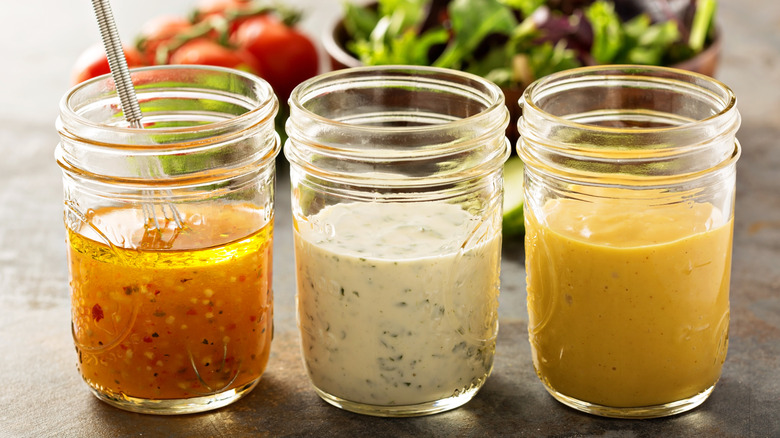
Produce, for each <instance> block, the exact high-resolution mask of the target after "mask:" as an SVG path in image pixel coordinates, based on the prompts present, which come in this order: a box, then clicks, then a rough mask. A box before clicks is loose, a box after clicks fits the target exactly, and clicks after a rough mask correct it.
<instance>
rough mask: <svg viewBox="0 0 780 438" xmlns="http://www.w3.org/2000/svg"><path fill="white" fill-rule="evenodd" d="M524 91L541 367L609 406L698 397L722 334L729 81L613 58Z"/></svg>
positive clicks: (663, 409)
mask: <svg viewBox="0 0 780 438" xmlns="http://www.w3.org/2000/svg"><path fill="white" fill-rule="evenodd" d="M520 104H521V106H522V109H523V116H522V119H521V120H520V121H519V122H518V127H519V131H520V135H521V138H520V140H519V141H518V144H517V149H518V153H519V154H520V156H521V158H522V159H523V161H524V163H525V166H526V169H525V175H526V177H525V208H526V210H525V211H526V218H525V221H526V238H525V239H526V240H525V248H526V261H525V263H526V274H527V284H528V314H529V327H528V331H529V339H530V343H531V350H532V353H533V363H534V366H535V368H536V373H537V374H538V376H539V378H540V379H541V380H542V382H543V383H544V386H545V387H546V388H547V390H548V391H549V392H550V394H552V395H553V397H555V398H556V399H558V400H559V401H561V402H563V403H564V404H566V405H569V406H571V407H573V408H575V409H579V410H581V411H584V412H588V413H591V414H596V415H602V416H608V417H640V418H649V417H660V416H667V415H673V414H676V413H679V412H684V411H687V410H689V409H692V408H694V407H696V406H698V405H699V404H701V403H703V402H704V400H705V399H706V398H707V397H708V396H709V394H710V393H711V392H712V391H713V388H714V387H715V383H716V382H717V381H718V379H719V377H720V375H721V368H722V366H723V362H724V360H725V357H726V350H727V347H728V332H729V279H730V269H731V249H732V235H733V218H734V191H735V171H736V162H737V159H738V157H739V155H740V146H739V143H738V142H737V140H736V138H735V134H736V131H737V129H738V127H739V124H740V116H739V113H738V112H737V108H736V98H735V96H734V93H733V92H732V91H731V90H730V89H729V88H728V87H726V86H725V85H724V84H722V83H720V82H718V81H716V80H714V79H712V78H709V77H706V76H702V75H699V74H696V73H690V72H685V71H681V70H675V69H669V68H662V67H644V66H641V67H640V66H604V67H590V68H581V69H574V70H570V71H565V72H561V73H557V74H553V75H551V76H548V77H545V78H542V79H540V80H538V81H537V82H535V83H534V84H532V85H531V86H529V87H528V88H527V89H526V91H525V93H524V94H523V97H522V99H521V101H520Z"/></svg>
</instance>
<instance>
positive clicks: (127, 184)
mask: <svg viewBox="0 0 780 438" xmlns="http://www.w3.org/2000/svg"><path fill="white" fill-rule="evenodd" d="M132 78H133V82H134V83H135V87H136V92H137V95H138V99H139V101H140V106H141V111H142V113H143V114H144V118H143V119H142V122H143V125H144V129H138V128H132V127H129V126H128V125H127V123H126V122H125V121H124V117H123V114H122V112H121V109H120V106H119V100H118V98H117V95H116V92H115V90H114V83H113V81H112V80H111V79H110V78H109V77H107V76H103V77H100V78H96V79H93V80H90V81H87V82H84V83H82V84H80V85H78V86H76V87H74V88H73V89H71V90H70V91H69V92H68V93H67V94H66V95H65V97H64V98H63V100H62V101H61V104H60V116H59V118H58V120H57V129H58V130H59V133H60V138H61V141H60V143H59V145H58V147H57V150H56V158H57V163H58V164H59V165H60V167H61V168H62V170H63V183H64V204H65V226H66V231H67V236H68V239H67V242H68V262H69V267H70V288H71V298H72V329H73V339H74V342H75V345H76V351H77V353H78V364H79V370H80V371H81V375H82V377H83V378H84V380H85V381H86V382H87V384H88V385H89V387H90V388H91V389H92V392H93V393H94V394H95V395H97V397H98V398H99V399H101V400H103V401H105V402H107V403H109V404H111V405H114V406H116V407H119V408H122V409H126V410H130V411H135V412H144V413H155V414H184V413H192V412H200V411H206V410H211V409H216V408H219V407H221V406H224V405H227V404H229V403H231V402H233V401H235V400H237V399H238V398H240V397H241V396H243V395H244V394H246V393H248V392H249V391H250V390H251V389H252V388H254V386H255V385H256V384H257V382H258V381H259V379H260V376H261V374H262V373H263V371H264V369H265V367H266V364H267V362H268V356H269V352H270V345H271V335H272V319H273V298H272V291H271V246H272V236H273V216H274V215H273V213H274V184H275V160H274V157H276V155H277V154H278V153H279V150H280V149H281V146H280V142H279V138H278V135H276V132H275V131H274V116H275V114H276V112H277V108H278V102H277V99H276V97H275V96H274V95H273V92H272V90H271V87H270V86H269V85H268V84H267V83H266V82H265V81H262V80H261V79H258V78H257V77H255V76H252V75H247V74H244V73H242V72H238V71H234V70H227V69H223V68H218V67H195V66H191V67H182V66H176V67H154V68H145V69H139V70H134V71H133V72H132Z"/></svg>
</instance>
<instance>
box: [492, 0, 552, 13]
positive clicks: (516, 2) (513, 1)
mask: <svg viewBox="0 0 780 438" xmlns="http://www.w3.org/2000/svg"><path fill="white" fill-rule="evenodd" d="M499 1H500V2H501V3H503V4H505V5H507V6H509V7H510V8H513V9H516V10H518V11H520V12H521V13H522V14H523V16H524V17H527V16H529V15H531V14H533V13H534V11H536V10H537V9H538V8H539V6H541V5H543V4H545V3H546V0H499Z"/></svg>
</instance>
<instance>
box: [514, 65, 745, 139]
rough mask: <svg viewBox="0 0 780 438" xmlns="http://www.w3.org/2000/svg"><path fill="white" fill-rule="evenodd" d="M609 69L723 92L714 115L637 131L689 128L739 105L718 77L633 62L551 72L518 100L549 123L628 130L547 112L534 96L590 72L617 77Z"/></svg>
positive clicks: (594, 129)
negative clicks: (703, 85) (668, 79)
mask: <svg viewBox="0 0 780 438" xmlns="http://www.w3.org/2000/svg"><path fill="white" fill-rule="evenodd" d="M610 72H617V73H621V75H622V76H625V77H628V76H638V77H645V78H655V79H659V80H660V79H662V78H664V76H667V77H669V78H673V79H674V80H675V82H676V83H678V84H680V83H682V80H683V79H686V78H687V79H690V80H689V81H688V83H689V84H690V85H691V86H695V85H696V84H695V83H694V80H696V81H699V82H700V84H710V85H711V86H712V88H711V89H709V90H707V91H709V92H710V94H714V93H715V92H716V91H720V92H721V93H722V94H721V96H722V97H723V99H721V101H722V103H723V105H722V107H721V108H720V109H719V110H718V111H717V112H715V113H714V114H711V115H710V116H709V117H705V118H702V119H700V120H692V121H690V122H689V123H684V124H680V125H675V126H663V127H659V126H656V127H638V128H632V130H633V131H634V132H636V133H641V134H645V133H665V132H674V131H680V130H685V129H686V128H689V127H690V126H691V125H692V124H702V123H708V122H710V121H713V120H719V119H723V118H726V117H728V116H729V115H730V114H731V113H733V112H734V109H735V108H736V106H737V97H736V94H735V93H734V91H733V90H732V89H731V88H730V87H728V86H727V85H726V84H724V83H723V82H721V81H719V80H717V79H715V78H712V77H710V76H707V75H704V74H701V73H696V72H693V71H688V70H682V69H678V68H673V67H665V66H654V65H632V64H615V65H595V66H586V67H577V68H573V69H569V70H564V71H560V72H556V73H552V74H550V75H547V76H544V77H542V78H539V79H537V80H536V81H534V82H533V83H531V84H530V85H529V86H528V87H526V89H525V91H523V94H522V96H521V97H520V99H519V100H518V104H519V105H520V107H521V109H522V110H523V112H525V109H526V108H531V109H533V110H534V111H535V112H536V113H537V114H536V115H537V116H538V117H541V118H543V119H545V120H547V121H549V122H550V123H555V124H558V125H561V126H565V127H569V128H576V129H578V130H581V131H599V132H607V133H609V132H614V133H618V132H625V129H624V128H620V127H609V126H595V125H590V124H587V123H579V122H576V121H572V120H569V119H567V118H565V117H560V116H556V115H554V114H551V113H549V112H547V111H545V110H544V109H543V108H541V107H540V106H539V105H537V104H536V101H535V99H534V97H538V93H541V92H544V91H547V90H549V89H550V88H551V87H554V86H557V85H559V84H561V83H564V82H566V81H573V80H574V79H576V78H580V77H586V76H591V75H594V77H595V78H598V76H595V75H596V74H598V73H603V75H602V76H601V77H606V76H610V77H615V76H617V75H608V73H610ZM648 74H651V75H652V74H655V75H657V77H653V76H649V75H648ZM640 75H641V76H640ZM698 88H699V89H700V90H704V87H702V86H699V87H698ZM521 123H522V118H521V119H520V120H518V126H519V125H520V124H521Z"/></svg>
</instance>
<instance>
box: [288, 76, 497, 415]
mask: <svg viewBox="0 0 780 438" xmlns="http://www.w3.org/2000/svg"><path fill="white" fill-rule="evenodd" d="M290 109H291V116H290V119H289V120H288V122H287V133H288V135H289V140H288V142H287V144H286V145H285V155H286V156H287V158H288V160H289V161H290V163H291V165H290V174H291V183H292V208H293V220H294V229H295V258H296V269H297V284H298V290H297V296H296V298H297V307H298V315H297V316H298V324H299V327H300V331H301V341H302V346H301V348H302V353H303V359H304V364H305V367H306V371H307V372H308V375H309V377H310V379H311V381H312V383H313V385H314V388H315V390H316V391H317V393H318V394H319V395H320V396H321V397H322V398H323V399H324V400H325V401H327V402H329V403H331V404H333V405H335V406H338V407H341V408H343V409H347V410H350V411H353V412H358V413H362V414H369V415H377V416H416V415H425V414H432V413H435V412H440V411H444V410H449V409H454V408H456V407H458V406H460V405H462V404H464V403H466V402H467V401H469V400H470V399H471V398H472V397H473V396H474V394H476V392H477V391H478V390H479V388H480V387H481V386H482V385H483V383H484V382H485V379H487V377H488V375H489V374H490V372H491V370H492V367H493V356H494V352H495V342H496V334H497V330H498V313H497V311H498V293H499V270H500V259H501V201H502V193H503V182H502V165H503V163H504V161H505V160H506V159H507V157H508V155H509V153H510V145H509V143H508V142H507V140H506V138H505V135H504V132H505V129H506V125H507V123H508V120H509V119H508V117H509V116H508V111H507V109H506V107H505V105H504V98H503V95H502V93H501V91H500V89H499V88H498V87H496V86H495V85H494V84H492V83H490V82H487V81H485V80H483V79H481V78H479V77H476V76H472V75H469V74H464V73H461V72H456V71H451V70H444V69H435V68H426V67H392V66H391V67H361V68H354V69H347V70H340V71H337V72H334V73H330V74H325V75H321V76H318V77H316V78H314V79H312V80H309V81H307V82H304V83H303V84H301V85H300V86H299V87H298V88H297V89H296V90H295V91H294V92H293V94H292V97H291V99H290Z"/></svg>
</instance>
